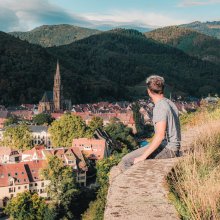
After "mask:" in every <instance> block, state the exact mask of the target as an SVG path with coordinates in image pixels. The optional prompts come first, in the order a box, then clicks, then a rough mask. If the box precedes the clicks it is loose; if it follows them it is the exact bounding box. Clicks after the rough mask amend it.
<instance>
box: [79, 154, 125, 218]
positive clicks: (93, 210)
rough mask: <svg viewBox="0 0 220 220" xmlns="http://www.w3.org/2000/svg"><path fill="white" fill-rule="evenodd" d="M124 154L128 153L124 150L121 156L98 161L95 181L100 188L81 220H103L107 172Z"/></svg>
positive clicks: (107, 183)
mask: <svg viewBox="0 0 220 220" xmlns="http://www.w3.org/2000/svg"><path fill="white" fill-rule="evenodd" d="M126 153H128V152H127V151H126V150H125V151H123V152H122V153H121V154H115V155H112V156H110V157H108V158H106V159H103V160H100V161H98V163H97V181H98V183H99V185H100V188H99V190H98V192H97V198H96V200H95V201H93V202H91V203H90V205H89V208H88V210H87V211H86V212H85V213H84V214H83V217H82V219H83V220H94V219H95V220H103V217H104V211H105V204H106V197H107V193H108V186H109V172H110V170H111V168H112V167H113V166H115V165H117V164H118V163H119V162H120V160H121V158H122V157H123V156H124V155H125V154H126Z"/></svg>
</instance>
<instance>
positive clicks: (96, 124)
mask: <svg viewBox="0 0 220 220" xmlns="http://www.w3.org/2000/svg"><path fill="white" fill-rule="evenodd" d="M98 128H103V119H102V118H100V117H97V116H94V117H92V119H91V121H90V122H89V124H88V132H87V134H88V136H91V137H92V136H93V135H94V132H95V130H96V129H98Z"/></svg>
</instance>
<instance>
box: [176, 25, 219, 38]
mask: <svg viewBox="0 0 220 220" xmlns="http://www.w3.org/2000/svg"><path fill="white" fill-rule="evenodd" d="M180 27H184V28H189V29H193V30H196V31H198V32H200V33H202V34H206V35H209V36H211V37H216V38H218V39H220V21H212V22H210V21H208V22H199V21H196V22H192V23H189V24H182V25H180Z"/></svg>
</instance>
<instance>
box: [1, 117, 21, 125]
mask: <svg viewBox="0 0 220 220" xmlns="http://www.w3.org/2000/svg"><path fill="white" fill-rule="evenodd" d="M17 122H18V119H17V118H16V117H15V116H10V117H8V118H7V119H6V121H5V122H4V126H5V127H6V126H9V125H12V124H17Z"/></svg>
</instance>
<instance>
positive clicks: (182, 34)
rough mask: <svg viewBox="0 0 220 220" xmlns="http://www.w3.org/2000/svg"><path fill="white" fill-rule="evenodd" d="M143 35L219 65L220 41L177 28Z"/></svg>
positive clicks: (163, 29) (168, 28) (161, 29)
mask: <svg viewBox="0 0 220 220" xmlns="http://www.w3.org/2000/svg"><path fill="white" fill-rule="evenodd" d="M145 35H146V37H148V38H151V39H154V40H156V41H159V42H161V43H165V44H168V45H170V46H173V47H176V48H178V49H180V50H182V51H184V52H185V53H187V54H189V55H191V56H195V57H198V58H200V59H202V60H207V61H211V62H214V63H217V64H220V40H218V39H216V38H214V37H210V36H207V35H205V34H201V33H199V32H197V31H194V30H190V29H186V28H181V27H178V26H171V27H165V28H160V29H156V30H154V31H151V32H147V33H145Z"/></svg>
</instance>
